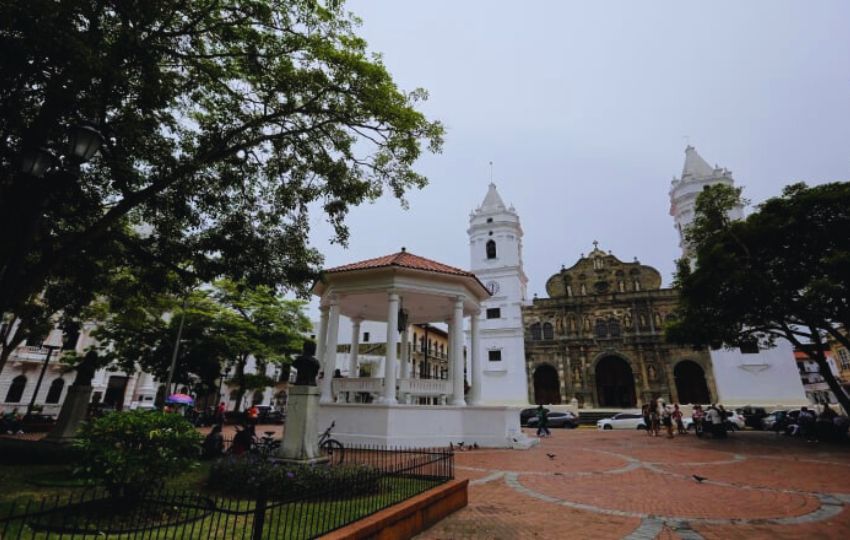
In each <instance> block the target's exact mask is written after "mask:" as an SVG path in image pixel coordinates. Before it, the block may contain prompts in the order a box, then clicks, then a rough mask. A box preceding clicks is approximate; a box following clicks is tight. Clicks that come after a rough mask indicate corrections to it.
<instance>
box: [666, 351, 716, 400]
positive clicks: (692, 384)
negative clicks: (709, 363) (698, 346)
mask: <svg viewBox="0 0 850 540" xmlns="http://www.w3.org/2000/svg"><path fill="white" fill-rule="evenodd" d="M673 377H674V378H675V379H676V392H677V393H678V394H679V403H702V404H705V403H711V395H710V394H709V392H708V384H707V383H706V382H705V371H703V369H702V366H700V365H699V364H697V363H696V362H694V361H693V360H682V361H681V362H679V363H678V364H676V367H675V368H673Z"/></svg>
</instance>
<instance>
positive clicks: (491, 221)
mask: <svg viewBox="0 0 850 540" xmlns="http://www.w3.org/2000/svg"><path fill="white" fill-rule="evenodd" d="M487 223H493V218H491V217H488V218H487ZM490 234H493V233H490Z"/></svg>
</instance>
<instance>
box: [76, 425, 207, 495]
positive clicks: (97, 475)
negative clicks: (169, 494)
mask: <svg viewBox="0 0 850 540" xmlns="http://www.w3.org/2000/svg"><path fill="white" fill-rule="evenodd" d="M200 441H201V435H200V434H199V433H198V432H197V431H196V430H195V428H194V426H192V425H191V424H190V423H189V422H187V421H186V420H185V419H184V418H183V417H182V416H180V415H177V414H165V413H160V412H156V411H127V412H114V413H110V414H107V415H106V416H104V417H102V418H98V419H97V420H94V421H93V422H88V423H85V424H83V426H82V429H81V430H80V433H79V436H78V437H77V439H75V443H74V444H75V446H76V447H77V448H78V449H79V450H80V451H81V452H82V456H81V459H80V463H81V464H82V465H81V467H80V469H78V473H79V474H82V475H84V476H86V477H88V478H93V479H96V480H99V481H101V482H102V483H103V484H104V485H105V486H106V487H107V488H108V489H110V490H111V491H113V493H114V494H115V495H126V494H128V493H139V492H141V491H143V490H145V489H151V488H155V487H156V486H158V485H160V484H161V483H162V482H163V481H164V480H165V479H166V478H167V477H168V476H171V475H173V474H176V473H178V472H182V471H183V470H185V468H186V467H188V466H191V465H192V464H194V463H195V462H196V461H197V459H198V456H199V452H200Z"/></svg>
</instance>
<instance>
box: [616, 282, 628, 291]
mask: <svg viewBox="0 0 850 540" xmlns="http://www.w3.org/2000/svg"><path fill="white" fill-rule="evenodd" d="M617 288H619V289H620V292H626V284H625V283H624V282H623V280H620V281H618V282H617Z"/></svg>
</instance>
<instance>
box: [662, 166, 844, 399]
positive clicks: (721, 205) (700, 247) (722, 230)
mask: <svg viewBox="0 0 850 540" xmlns="http://www.w3.org/2000/svg"><path fill="white" fill-rule="evenodd" d="M738 196H739V193H738V192H736V190H734V189H732V188H730V187H728V186H725V185H715V186H711V187H710V188H707V189H706V190H705V191H703V192H702V193H701V194H700V195H699V197H698V198H697V203H696V219H695V221H694V223H693V225H692V227H691V229H690V230H689V231H688V232H687V240H688V242H689V244H690V247H691V248H692V250H693V252H694V253H695V257H696V260H695V261H694V262H695V265H694V267H693V268H692V266H691V263H690V261H687V260H682V261H680V262H679V266H678V272H677V274H676V286H677V287H678V288H679V289H680V292H681V304H680V314H679V315H680V317H679V319H678V321H677V322H676V323H674V324H673V325H672V326H671V327H670V328H668V337H669V338H670V339H672V340H674V341H677V342H680V343H691V344H697V345H712V346H720V345H721V344H726V345H738V344H742V343H748V342H749V343H752V342H759V343H760V344H762V345H763V346H767V345H770V344H771V343H772V342H774V341H775V340H776V339H786V340H788V341H789V342H791V343H792V344H793V345H795V346H796V347H799V348H801V349H802V350H805V351H806V352H807V353H808V354H809V355H810V357H811V358H812V360H814V361H815V362H816V363H817V364H818V366H819V368H820V373H821V375H822V376H823V377H824V380H825V381H826V382H827V383H828V384H829V387H830V389H831V390H832V392H833V393H834V394H835V396H836V397H837V399H838V400H839V402H840V403H841V405H842V406H843V407H844V409H845V410H847V411H848V413H850V399H848V397H847V395H846V394H845V393H844V391H843V390H842V389H841V386H840V384H839V382H838V381H837V380H836V378H835V376H834V375H833V373H832V371H831V370H830V368H829V365H828V363H827V358H826V353H825V350H826V348H827V342H828V341H829V340H835V341H838V342H840V343H842V344H843V345H844V346H845V347H848V348H850V339H848V335H847V333H846V329H847V328H848V327H850V326H848V325H850V183H832V184H824V185H820V186H815V187H807V186H806V185H805V184H794V185H791V186H788V187H786V188H785V190H784V191H783V193H782V195H781V196H780V197H775V198H772V199H770V200H768V201H766V202H765V203H763V204H762V205H761V206H759V207H758V209H757V211H756V212H754V213H753V214H751V215H750V216H749V217H748V218H747V219H746V220H743V221H730V220H729V219H728V218H727V211H728V210H729V209H730V208H731V206H732V205H733V204H734V203H735V202H736V200H737V197H738Z"/></svg>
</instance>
